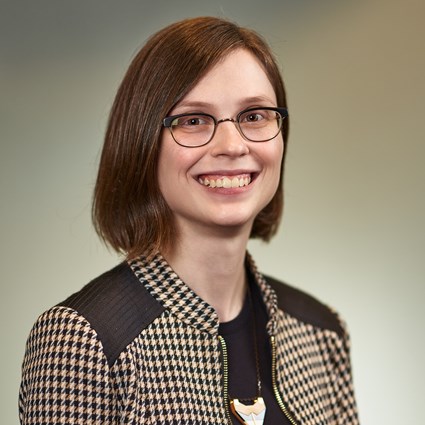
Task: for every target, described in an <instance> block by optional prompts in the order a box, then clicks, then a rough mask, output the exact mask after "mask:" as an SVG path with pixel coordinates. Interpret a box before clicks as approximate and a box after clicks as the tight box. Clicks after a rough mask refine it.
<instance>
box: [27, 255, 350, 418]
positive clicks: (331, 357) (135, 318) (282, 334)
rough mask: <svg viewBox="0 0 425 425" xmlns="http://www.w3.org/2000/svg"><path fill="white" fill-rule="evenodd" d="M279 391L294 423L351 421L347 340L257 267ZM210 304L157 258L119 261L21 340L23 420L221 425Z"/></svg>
mask: <svg viewBox="0 0 425 425" xmlns="http://www.w3.org/2000/svg"><path fill="white" fill-rule="evenodd" d="M247 267H248V270H249V272H250V273H251V274H252V276H253V277H254V279H255V281H256V283H257V285H258V287H259V289H260V292H261V294H262V296H263V300H264V303H265V305H266V307H267V310H268V314H269V317H270V320H269V322H268V325H267V332H268V333H269V335H270V337H271V344H272V348H273V362H272V363H273V365H272V367H273V368H274V371H273V377H274V380H275V395H276V397H277V400H278V403H279V405H280V406H281V408H282V409H283V410H284V412H285V414H286V415H287V417H288V418H289V420H290V422H291V423H293V424H299V425H301V424H302V425H319V424H320V425H325V424H326V425H337V424H344V425H356V424H358V418H357V412H356V405H355V399H354V392H353V386H352V377H351V368H350V359H349V346H348V335H347V333H346V331H345V328H344V326H343V324H342V322H341V321H340V319H339V317H338V316H337V315H336V314H335V313H334V312H333V311H331V310H330V309H329V308H328V307H326V306H324V305H323V304H321V303H320V302H318V301H317V300H315V299H314V298H312V297H310V296H308V295H306V294H304V293H302V292H300V291H298V290H296V289H294V288H291V287H289V286H287V285H285V284H283V283H280V282H277V281H275V280H274V279H271V278H265V277H264V276H262V275H261V274H260V273H258V271H257V270H256V267H255V265H254V263H253V262H252V260H251V258H250V257H249V256H247ZM218 325H219V322H218V317H217V315H216V313H215V311H214V310H213V308H212V307H211V306H209V305H208V304H207V303H205V302H204V301H203V300H202V299H200V298H199V297H198V296H197V295H196V294H195V293H194V292H193V291H191V289H190V288H189V287H188V286H186V285H185V284H184V283H183V282H182V281H181V280H180V279H179V277H178V276H177V275H176V274H175V272H174V271H173V270H172V269H171V267H170V266H169V265H168V264H167V262H166V261H165V259H164V258H163V257H162V256H161V255H157V256H156V257H155V258H154V259H153V260H151V261H149V262H148V261H146V260H144V259H138V260H135V261H132V262H130V263H128V264H127V263H122V264H120V265H118V266H117V267H115V268H114V269H112V270H110V271H109V272H107V273H105V274H103V275H102V276H100V277H98V278H97V279H95V280H94V281H92V282H90V283H89V284H88V285H86V286H85V287H84V288H83V289H82V290H81V291H79V292H78V293H76V294H74V295H72V296H71V297H69V298H68V299H67V300H65V301H64V302H62V303H60V304H59V305H57V306H55V307H53V308H51V309H50V310H48V311H47V312H45V313H44V314H42V315H41V316H40V317H39V319H38V320H37V322H36V323H35V325H34V327H33V329H32V331H31V334H30V336H29V338H28V341H27V347H26V353H25V358H24V362H23V371H22V374H23V375H22V382H21V388H20V399H19V410H20V420H21V423H22V424H25V425H29V424H68V425H69V424H102V425H105V424H182V425H183V424H184V425H189V424H220V425H223V424H228V423H229V410H228V400H226V388H225V387H226V382H225V378H226V377H225V376H224V375H225V365H224V361H225V356H224V355H223V354H225V353H223V346H222V344H221V341H220V337H219V335H218Z"/></svg>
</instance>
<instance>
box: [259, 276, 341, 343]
mask: <svg viewBox="0 0 425 425" xmlns="http://www.w3.org/2000/svg"><path fill="white" fill-rule="evenodd" d="M264 278H265V279H266V281H267V283H268V284H269V285H270V286H271V287H272V288H273V290H274V291H275V293H276V295H277V299H278V306H279V309H280V310H282V311H284V312H286V313H288V314H290V315H291V316H293V317H295V318H296V319H298V320H301V321H302V322H304V323H308V324H310V325H312V326H315V327H318V328H321V329H327V330H330V331H333V332H336V333H337V334H338V335H339V336H340V337H342V338H343V337H345V336H346V335H345V333H346V332H345V328H344V325H343V323H342V321H341V319H340V317H339V316H338V314H337V313H336V312H335V311H333V310H332V309H331V308H329V307H328V306H327V305H326V304H323V303H322V302H321V301H319V300H318V299H316V298H315V297H313V296H311V295H309V294H307V293H306V292H303V291H301V290H300V289H297V288H294V287H292V286H290V285H288V284H286V283H284V282H281V281H279V280H277V279H275V278H273V277H270V276H264Z"/></svg>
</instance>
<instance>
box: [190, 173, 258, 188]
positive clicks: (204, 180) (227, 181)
mask: <svg viewBox="0 0 425 425" xmlns="http://www.w3.org/2000/svg"><path fill="white" fill-rule="evenodd" d="M251 180H252V175H251V174H250V173H244V174H238V175H207V174H205V175H201V176H198V182H199V183H200V184H202V185H204V186H207V187H211V188H215V187H218V188H224V189H231V188H236V187H244V186H248V185H249V184H250V183H251Z"/></svg>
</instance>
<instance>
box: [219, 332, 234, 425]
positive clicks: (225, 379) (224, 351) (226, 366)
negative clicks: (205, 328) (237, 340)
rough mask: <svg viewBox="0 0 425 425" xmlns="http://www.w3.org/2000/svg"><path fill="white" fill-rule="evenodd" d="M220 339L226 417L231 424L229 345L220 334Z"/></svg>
mask: <svg viewBox="0 0 425 425" xmlns="http://www.w3.org/2000/svg"><path fill="white" fill-rule="evenodd" d="M218 339H219V341H220V345H221V353H222V355H223V398H224V408H225V410H226V417H227V420H228V422H229V424H230V425H232V423H233V422H232V417H231V416H230V410H229V363H228V357H227V345H226V341H225V340H224V338H223V337H222V336H221V335H219V336H218Z"/></svg>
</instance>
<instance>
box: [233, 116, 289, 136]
mask: <svg viewBox="0 0 425 425" xmlns="http://www.w3.org/2000/svg"><path fill="white" fill-rule="evenodd" d="M282 121H283V118H282V115H281V114H280V113H279V112H278V111H275V110H273V109H250V110H248V111H245V112H242V113H241V114H240V115H239V118H238V122H239V127H240V129H241V131H242V133H243V135H244V136H245V137H246V138H247V139H248V140H251V141H253V142H266V141H267V140H271V139H273V138H275V137H276V136H277V135H278V134H279V131H280V129H281V128H282Z"/></svg>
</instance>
